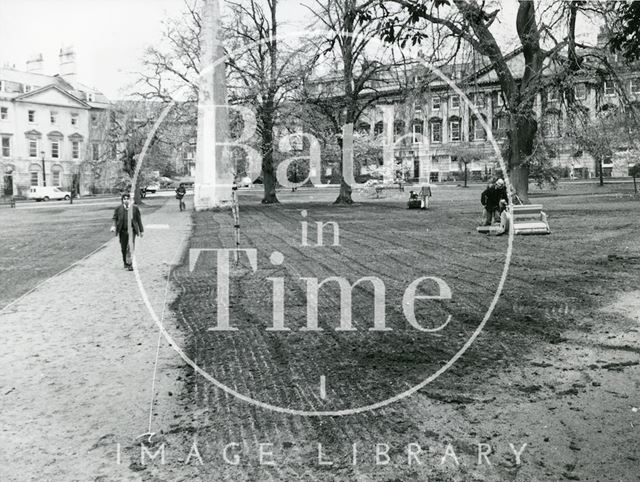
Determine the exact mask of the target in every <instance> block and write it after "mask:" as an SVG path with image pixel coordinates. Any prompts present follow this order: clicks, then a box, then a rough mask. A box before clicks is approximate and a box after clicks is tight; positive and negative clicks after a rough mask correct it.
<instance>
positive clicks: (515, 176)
mask: <svg viewBox="0 0 640 482" xmlns="http://www.w3.org/2000/svg"><path fill="white" fill-rule="evenodd" d="M511 117H512V119H513V117H516V119H515V120H512V122H511V123H510V127H511V130H510V132H509V156H508V159H507V162H508V167H509V179H510V181H511V184H512V185H513V187H514V189H515V190H516V194H517V195H518V197H519V198H520V200H521V201H522V202H523V203H524V204H528V203H529V165H528V164H527V163H526V160H527V157H528V156H530V155H531V154H532V153H533V147H534V142H535V138H536V132H537V130H538V124H537V122H536V121H535V119H534V118H533V117H532V116H527V115H517V114H511Z"/></svg>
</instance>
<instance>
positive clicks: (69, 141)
mask: <svg viewBox="0 0 640 482" xmlns="http://www.w3.org/2000/svg"><path fill="white" fill-rule="evenodd" d="M59 60H60V71H59V74H56V75H44V74H43V73H42V64H43V60H42V56H38V57H36V58H34V59H33V60H30V61H29V62H27V69H26V71H18V70H15V69H12V68H6V67H5V68H0V139H1V143H2V144H1V148H2V149H1V152H0V183H1V189H2V191H1V194H2V195H4V196H10V195H14V196H24V195H26V193H27V192H28V191H29V188H30V187H31V186H39V185H43V184H45V183H46V185H47V186H60V187H61V188H64V189H68V190H71V189H72V188H75V189H79V191H80V193H81V194H86V193H88V192H89V191H90V190H91V189H92V188H93V172H92V161H97V160H98V159H100V157H101V155H102V152H101V149H104V142H103V139H102V136H103V135H104V133H103V131H104V129H102V128H101V127H100V126H101V125H104V120H105V118H106V117H107V109H108V108H109V101H108V100H107V99H106V97H105V96H104V95H103V94H102V93H100V92H98V91H96V90H95V89H92V88H89V87H87V86H84V85H82V84H81V83H79V82H78V81H77V79H76V65H75V54H74V52H73V50H71V49H62V50H61V51H60V55H59Z"/></svg>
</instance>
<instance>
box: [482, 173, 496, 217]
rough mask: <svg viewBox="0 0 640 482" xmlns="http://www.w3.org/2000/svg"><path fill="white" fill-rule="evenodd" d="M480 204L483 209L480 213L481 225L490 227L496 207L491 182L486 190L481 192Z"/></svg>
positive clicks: (493, 188)
mask: <svg viewBox="0 0 640 482" xmlns="http://www.w3.org/2000/svg"><path fill="white" fill-rule="evenodd" d="M480 203H481V204H482V207H483V208H484V209H483V211H482V224H483V226H490V225H491V221H492V219H493V215H494V211H495V210H496V209H497V207H498V206H497V201H496V194H495V187H494V185H493V182H490V183H489V184H487V188H486V189H485V190H484V191H482V194H481V195H480Z"/></svg>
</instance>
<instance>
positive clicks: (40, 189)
mask: <svg viewBox="0 0 640 482" xmlns="http://www.w3.org/2000/svg"><path fill="white" fill-rule="evenodd" d="M27 197H28V198H29V199H34V200H35V201H49V200H51V199H56V200H61V199H64V200H65V201H68V200H69V199H71V193H70V192H69V191H63V190H62V189H60V188H57V187H53V186H52V187H49V186H32V187H31V188H30V189H29V194H28V195H27Z"/></svg>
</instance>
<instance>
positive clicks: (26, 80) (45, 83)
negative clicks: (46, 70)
mask: <svg viewBox="0 0 640 482" xmlns="http://www.w3.org/2000/svg"><path fill="white" fill-rule="evenodd" d="M0 80H4V81H7V82H12V83H15V84H20V85H22V86H23V87H22V88H21V89H19V88H17V89H16V91H14V92H3V93H2V96H3V97H8V98H16V99H17V98H22V97H23V96H24V95H27V94H30V93H32V92H34V91H38V90H40V89H42V88H44V87H50V86H56V87H57V88H58V89H59V90H61V91H63V92H65V93H67V94H69V95H71V96H72V97H74V98H75V99H77V100H78V101H80V102H82V103H84V104H85V105H86V106H87V107H96V108H105V107H106V106H107V105H108V104H109V103H110V102H109V99H107V97H106V96H105V95H104V94H103V93H102V92H100V91H99V90H97V89H95V88H93V87H89V86H87V85H85V84H82V83H80V82H77V81H76V80H75V79H72V78H69V77H68V76H62V75H60V74H55V75H45V74H40V73H35V72H25V71H22V70H16V69H10V68H0ZM24 86H29V87H30V90H31V91H30V92H25V88H24ZM17 87H20V86H17ZM89 94H90V95H89ZM90 96H91V97H92V100H89V97H90Z"/></svg>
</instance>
